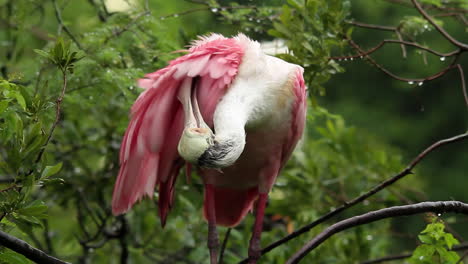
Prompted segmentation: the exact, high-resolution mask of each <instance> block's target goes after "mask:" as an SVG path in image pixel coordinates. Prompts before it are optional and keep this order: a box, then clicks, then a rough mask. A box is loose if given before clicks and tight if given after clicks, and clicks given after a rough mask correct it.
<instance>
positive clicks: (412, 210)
mask: <svg viewBox="0 0 468 264" xmlns="http://www.w3.org/2000/svg"><path fill="white" fill-rule="evenodd" d="M425 212H434V213H447V212H453V213H461V214H466V215H468V204H466V203H462V202H458V201H442V202H422V203H417V204H411V205H403V206H394V207H389V208H384V209H380V210H377V211H371V212H368V213H365V214H362V215H358V216H354V217H351V218H348V219H345V220H342V221H340V222H338V223H336V224H333V225H331V226H330V227H328V228H327V229H325V230H324V231H323V232H322V233H320V234H318V235H317V236H316V237H314V239H312V240H311V241H309V242H308V243H306V244H305V245H304V246H303V247H302V248H301V249H300V250H299V251H297V252H296V253H295V254H294V255H293V256H292V257H291V258H290V259H289V260H288V261H287V262H286V263H287V264H294V263H299V261H300V260H301V259H302V258H304V257H305V256H306V255H307V254H308V253H309V252H310V251H312V250H313V249H314V248H316V247H318V246H319V245H320V244H322V243H323V242H324V241H325V240H327V239H328V238H330V237H331V236H333V235H334V234H336V233H338V232H341V231H343V230H346V229H349V228H352V227H355V226H360V225H363V224H368V223H372V222H375V221H378V220H382V219H385V218H392V217H397V216H407V215H414V214H420V213H425Z"/></svg>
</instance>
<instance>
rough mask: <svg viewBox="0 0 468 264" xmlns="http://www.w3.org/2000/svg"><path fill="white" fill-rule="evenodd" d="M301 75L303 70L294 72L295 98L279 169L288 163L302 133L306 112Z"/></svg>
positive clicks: (304, 92)
mask: <svg viewBox="0 0 468 264" xmlns="http://www.w3.org/2000/svg"><path fill="white" fill-rule="evenodd" d="M303 73H304V69H302V68H299V69H298V70H297V71H296V78H295V79H294V95H295V96H296V100H295V102H294V104H293V109H292V119H291V129H290V130H289V134H288V136H287V138H286V142H285V144H284V145H283V152H282V153H281V166H280V169H281V168H282V167H283V166H284V165H285V164H286V162H287V161H288V159H289V157H290V156H291V154H292V152H293V151H294V148H295V147H296V144H297V142H298V141H299V139H301V137H302V133H303V132H304V126H305V121H306V112H307V95H306V90H307V88H306V86H305V82H304V77H303Z"/></svg>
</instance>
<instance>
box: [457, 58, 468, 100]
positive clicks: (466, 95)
mask: <svg viewBox="0 0 468 264" xmlns="http://www.w3.org/2000/svg"><path fill="white" fill-rule="evenodd" d="M456 67H457V69H458V72H459V73H460V80H461V85H462V92H463V98H465V104H466V107H467V109H468V93H467V92H466V83H465V75H464V73H463V68H462V66H460V64H457V65H456Z"/></svg>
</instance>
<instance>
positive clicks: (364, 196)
mask: <svg viewBox="0 0 468 264" xmlns="http://www.w3.org/2000/svg"><path fill="white" fill-rule="evenodd" d="M465 139H468V131H467V132H465V133H463V134H460V135H457V136H454V137H451V138H447V139H443V140H440V141H437V142H436V143H434V144H432V145H431V146H429V147H428V148H426V149H425V150H424V151H422V152H421V153H420V154H419V155H418V156H416V158H414V159H413V161H411V162H410V163H409V165H408V166H407V167H406V168H405V169H404V170H403V171H401V172H400V173H398V174H396V175H395V176H393V177H391V178H389V179H387V180H385V181H383V182H381V183H380V184H378V185H376V186H374V187H373V188H372V189H371V190H369V191H368V192H366V193H364V194H362V195H360V196H358V197H356V198H354V199H353V200H351V201H348V202H345V203H343V204H342V205H341V206H340V207H338V208H336V209H335V210H333V211H331V212H329V213H327V214H325V215H323V216H321V217H320V218H318V219H317V220H315V221H313V222H312V223H310V224H308V225H305V226H303V227H301V228H300V229H298V230H296V231H294V232H293V233H291V234H289V235H287V236H285V237H284V238H282V239H280V240H278V241H276V242H273V243H272V244H270V245H268V246H267V247H265V248H263V249H262V251H261V255H265V254H266V253H268V252H270V251H271V250H273V249H274V248H276V247H278V246H280V245H282V244H285V243H287V242H288V241H290V240H292V239H293V238H296V237H298V236H300V235H302V234H304V233H306V232H308V231H310V230H311V229H312V228H314V227H315V226H317V225H319V224H321V223H323V222H325V221H327V220H329V219H330V218H332V217H334V216H336V215H338V214H340V213H341V212H343V211H345V210H346V209H348V208H350V207H352V206H354V205H356V204H358V203H360V202H362V201H364V200H366V199H367V198H369V197H371V196H373V195H374V194H376V193H378V192H380V191H381V190H383V189H384V188H386V187H388V186H390V185H392V184H393V183H395V182H396V181H398V180H399V179H401V178H403V177H405V176H406V175H408V174H412V170H413V168H414V167H415V166H416V165H418V163H419V162H421V160H423V159H424V158H425V157H427V155H428V154H429V153H431V152H432V151H434V150H436V149H438V148H440V147H441V146H444V145H448V144H452V143H455V142H458V141H462V140H465ZM247 262H248V258H246V259H244V260H242V261H241V262H239V264H242V263H247Z"/></svg>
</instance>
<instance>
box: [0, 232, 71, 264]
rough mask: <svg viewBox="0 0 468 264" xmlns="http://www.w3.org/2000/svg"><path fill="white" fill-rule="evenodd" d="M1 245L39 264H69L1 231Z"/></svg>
mask: <svg viewBox="0 0 468 264" xmlns="http://www.w3.org/2000/svg"><path fill="white" fill-rule="evenodd" d="M0 245H2V246H4V247H7V248H9V249H11V250H13V251H15V252H17V253H19V254H21V255H23V256H25V257H26V258H28V259H30V260H32V261H34V262H36V263H39V264H46V263H47V264H67V263H68V262H65V261H63V260H60V259H58V258H55V257H52V256H49V255H47V254H46V253H44V252H43V251H41V250H39V249H37V248H34V247H33V246H31V245H30V244H28V243H26V242H25V241H23V240H21V239H18V238H16V237H14V236H11V235H9V234H7V233H5V232H3V231H0Z"/></svg>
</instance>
